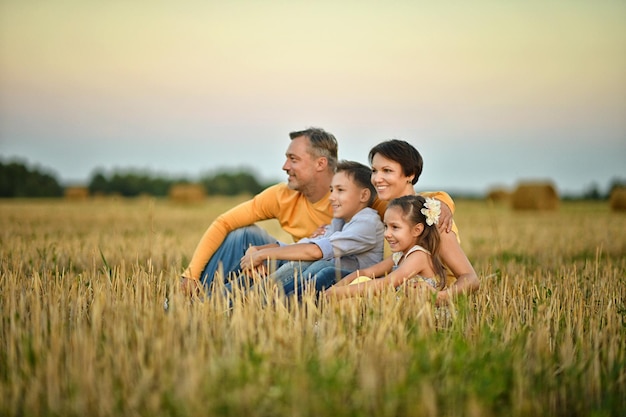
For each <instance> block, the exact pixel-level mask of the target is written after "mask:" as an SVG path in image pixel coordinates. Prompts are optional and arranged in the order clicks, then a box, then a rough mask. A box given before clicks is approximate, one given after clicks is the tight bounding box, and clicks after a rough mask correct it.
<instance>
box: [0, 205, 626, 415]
mask: <svg viewBox="0 0 626 417" xmlns="http://www.w3.org/2000/svg"><path fill="white" fill-rule="evenodd" d="M239 201H241V198H235V199H228V198H221V199H219V200H218V199H208V200H207V201H206V202H204V203H201V204H198V205H192V206H180V205H176V204H170V203H168V202H167V201H165V200H154V199H142V200H130V201H128V200H123V199H120V200H89V201H86V202H81V203H80V204H73V203H72V202H68V201H63V200H51V201H44V200H39V201H38V200H33V201H24V200H15V201H6V200H5V201H0V215H1V216H0V219H1V220H0V222H1V224H0V239H1V242H2V244H1V249H0V251H1V252H0V255H1V256H0V272H1V275H0V292H1V299H0V300H1V303H0V313H1V316H2V322H1V323H2V324H1V328H0V415H64V416H72V415H76V416H78V415H80V416H85V415H90V416H119V415H133V416H136V415H137V416H140V415H146V416H159V415H182V416H185V415H190V416H191V415H231V416H240V415H248V416H283V415H290V416H291V415H295V416H320V415H335V416H343V415H350V416H361V415H363V416H366V415H382V416H398V415H408V416H437V415H451V416H452V415H459V416H460V415H469V416H490V415H503V414H505V415H510V416H526V415H563V416H565V415H599V416H603V415H607V416H608V415H618V414H619V413H620V412H623V410H624V409H625V407H626V400H625V398H626V371H625V369H626V304H625V301H624V300H625V295H626V278H625V277H626V256H625V254H626V232H625V231H626V216H624V215H623V214H621V213H615V212H612V211H610V209H609V207H608V205H607V204H606V203H562V205H561V208H560V210H559V212H516V211H511V210H509V209H507V208H506V207H502V206H499V205H494V204H488V203H484V202H466V201H459V202H458V203H457V215H456V219H457V222H458V224H459V227H460V229H461V233H462V239H463V246H464V248H465V249H466V252H467V253H468V256H469V257H470V259H471V260H472V262H473V264H474V266H475V268H476V270H477V272H478V273H479V274H480V276H481V277H482V287H481V290H480V292H479V293H477V294H475V295H472V296H470V297H467V298H465V297H462V298H459V299H458V300H456V301H455V303H454V305H452V306H450V307H449V308H443V309H436V308H433V306H432V304H431V303H430V300H428V299H422V298H420V296H419V295H418V294H414V293H395V292H391V291H390V292H387V293H385V294H383V295H382V296H378V297H365V298H362V299H358V300H350V301H348V302H341V303H337V302H333V301H332V300H331V301H327V300H322V301H319V302H317V301H316V299H315V298H314V297H313V296H311V295H307V296H305V297H304V299H303V300H302V302H300V303H297V302H293V300H292V301H287V300H285V299H284V298H283V297H281V296H280V295H278V293H276V292H275V291H274V289H273V288H271V287H267V288H262V291H260V292H259V293H256V292H255V293H251V294H246V295H245V297H244V295H243V294H242V293H241V292H239V291H238V290H237V291H235V298H234V303H233V306H232V308H228V306H227V304H226V302H225V300H224V299H223V298H221V297H213V298H211V299H207V300H203V301H200V300H196V301H194V302H190V301H189V300H187V299H185V298H184V297H183V296H182V295H181V294H180V293H179V292H178V287H177V285H176V284H177V282H178V274H179V273H180V272H181V270H182V268H183V267H184V266H186V263H187V261H188V259H189V256H190V255H191V253H192V252H193V249H194V248H195V245H196V243H197V241H198V239H199V238H200V236H201V235H202V233H203V232H204V230H205V228H206V226H208V224H209V223H210V221H211V219H212V218H214V217H215V216H216V215H217V214H219V213H220V212H222V211H223V210H224V209H225V208H227V207H230V206H232V205H234V204H236V203H237V202H239ZM263 226H264V227H267V228H269V229H271V230H272V231H277V225H276V224H275V223H273V222H265V223H264V224H263ZM263 291H264V292H265V293H263ZM268 295H269V297H268ZM166 297H167V298H168V302H169V309H168V311H167V312H166V311H164V308H163V303H164V300H165V298H166ZM267 300H269V301H267Z"/></svg>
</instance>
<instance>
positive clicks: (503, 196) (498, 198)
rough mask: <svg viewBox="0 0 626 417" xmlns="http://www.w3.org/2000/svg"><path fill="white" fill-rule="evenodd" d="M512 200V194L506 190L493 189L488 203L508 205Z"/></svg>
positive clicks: (489, 194)
mask: <svg viewBox="0 0 626 417" xmlns="http://www.w3.org/2000/svg"><path fill="white" fill-rule="evenodd" d="M510 199H511V193H510V192H509V191H508V190H506V189H504V188H493V189H491V190H489V192H488V193H487V201H491V202H493V203H506V202H508V201H509V200H510Z"/></svg>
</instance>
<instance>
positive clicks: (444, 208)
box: [437, 200, 453, 233]
mask: <svg viewBox="0 0 626 417" xmlns="http://www.w3.org/2000/svg"><path fill="white" fill-rule="evenodd" d="M438 201H440V200H438ZM440 202H441V214H440V215H439V223H438V224H437V228H438V229H439V233H448V232H450V231H451V230H452V220H453V219H452V210H450V207H448V205H447V204H446V203H444V202H443V201H440Z"/></svg>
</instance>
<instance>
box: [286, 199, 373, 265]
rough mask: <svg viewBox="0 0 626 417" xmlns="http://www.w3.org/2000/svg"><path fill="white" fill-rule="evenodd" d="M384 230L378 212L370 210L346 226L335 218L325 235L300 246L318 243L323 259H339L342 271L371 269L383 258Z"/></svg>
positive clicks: (310, 239) (300, 241)
mask: <svg viewBox="0 0 626 417" xmlns="http://www.w3.org/2000/svg"><path fill="white" fill-rule="evenodd" d="M383 234H384V227H383V223H382V222H381V221H380V215H379V214H378V212H377V211H376V210H374V209H372V208H370V207H366V208H364V209H362V210H360V211H359V212H358V213H356V214H355V215H354V216H353V217H352V219H351V220H350V221H349V222H348V223H346V222H345V221H344V220H342V219H333V220H332V222H331V224H330V226H329V227H328V228H327V229H326V232H325V233H324V235H322V236H319V237H315V238H304V239H301V240H299V241H298V243H314V244H316V245H317V246H319V248H320V249H321V251H322V258H321V260H327V261H328V260H332V259H335V260H336V261H338V262H339V263H340V264H338V265H337V267H340V268H342V269H350V270H354V271H356V270H357V269H362V268H367V267H369V266H372V265H374V264H376V263H378V262H380V261H382V259H383V250H384V248H383V245H384V236H383Z"/></svg>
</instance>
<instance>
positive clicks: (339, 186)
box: [329, 171, 369, 222]
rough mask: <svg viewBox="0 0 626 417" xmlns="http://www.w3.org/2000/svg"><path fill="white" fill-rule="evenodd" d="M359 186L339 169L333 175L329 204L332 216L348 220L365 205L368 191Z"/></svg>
mask: <svg viewBox="0 0 626 417" xmlns="http://www.w3.org/2000/svg"><path fill="white" fill-rule="evenodd" d="M365 190H367V189H366V188H362V187H359V186H358V185H356V184H355V183H354V181H352V179H351V178H350V177H348V176H347V175H346V174H345V172H343V171H341V172H338V173H336V174H335V175H334V176H333V180H332V182H331V184H330V198H329V200H330V205H331V207H332V208H333V217H334V218H336V219H343V220H344V221H346V222H349V221H350V219H352V216H354V215H355V214H356V213H358V212H359V211H360V210H361V209H362V208H364V207H366V206H367V200H368V196H369V193H368V192H367V191H365Z"/></svg>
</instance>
